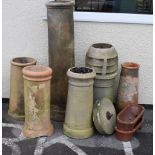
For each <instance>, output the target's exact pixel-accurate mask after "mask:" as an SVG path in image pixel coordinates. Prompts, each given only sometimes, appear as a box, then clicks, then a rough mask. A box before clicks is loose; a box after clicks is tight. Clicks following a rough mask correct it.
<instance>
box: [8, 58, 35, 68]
mask: <svg viewBox="0 0 155 155" xmlns="http://www.w3.org/2000/svg"><path fill="white" fill-rule="evenodd" d="M15 59H29V60H31V62H28V63H20V62H15ZM36 63H37V60H36V59H34V58H31V57H15V58H13V59H12V60H11V64H12V65H15V66H21V67H25V66H30V65H34V64H36Z"/></svg>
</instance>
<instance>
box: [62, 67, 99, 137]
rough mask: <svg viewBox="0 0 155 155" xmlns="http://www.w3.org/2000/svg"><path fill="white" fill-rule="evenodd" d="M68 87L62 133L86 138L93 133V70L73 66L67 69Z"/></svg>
mask: <svg viewBox="0 0 155 155" xmlns="http://www.w3.org/2000/svg"><path fill="white" fill-rule="evenodd" d="M67 75H68V78H69V89H68V96H67V107H66V113H65V122H64V125H63V131H64V134H65V135H67V136H69V137H72V138H78V139H83V138H88V137H90V136H92V135H93V133H94V130H93V123H92V110H93V83H94V78H95V75H96V74H95V72H94V70H93V69H91V68H88V67H73V68H70V69H69V70H68V71H67Z"/></svg>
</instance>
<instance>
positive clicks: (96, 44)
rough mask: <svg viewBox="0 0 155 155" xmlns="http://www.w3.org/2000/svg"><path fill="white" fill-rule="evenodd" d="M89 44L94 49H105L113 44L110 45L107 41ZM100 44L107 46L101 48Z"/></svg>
mask: <svg viewBox="0 0 155 155" xmlns="http://www.w3.org/2000/svg"><path fill="white" fill-rule="evenodd" d="M91 46H92V47H93V48H96V49H107V48H112V47H113V45H111V44H109V43H94V44H92V45H91ZM95 46H100V47H95ZM101 46H107V47H104V48H102V47H101Z"/></svg>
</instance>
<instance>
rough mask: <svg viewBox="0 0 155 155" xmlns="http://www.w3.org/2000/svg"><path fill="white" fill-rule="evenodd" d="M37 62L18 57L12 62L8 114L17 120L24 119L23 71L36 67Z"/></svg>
mask: <svg viewBox="0 0 155 155" xmlns="http://www.w3.org/2000/svg"><path fill="white" fill-rule="evenodd" d="M36 62H37V61H36V60H35V59H33V58H29V57H16V58H13V59H12V60H11V74H10V100H9V110H8V114H9V115H10V116H12V117H13V118H15V119H19V120H23V119H24V82H23V74H22V69H23V68H24V67H25V66H30V65H35V64H36Z"/></svg>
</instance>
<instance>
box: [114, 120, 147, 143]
mask: <svg viewBox="0 0 155 155" xmlns="http://www.w3.org/2000/svg"><path fill="white" fill-rule="evenodd" d="M143 123H144V118H142V120H141V121H140V122H139V123H138V124H137V125H136V126H135V128H134V129H132V130H129V131H124V130H119V129H118V128H117V126H116V127H115V130H116V138H117V139H118V140H120V141H129V140H131V139H132V137H133V136H134V133H135V132H136V131H137V130H138V129H139V128H141V126H142V124H143Z"/></svg>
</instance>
